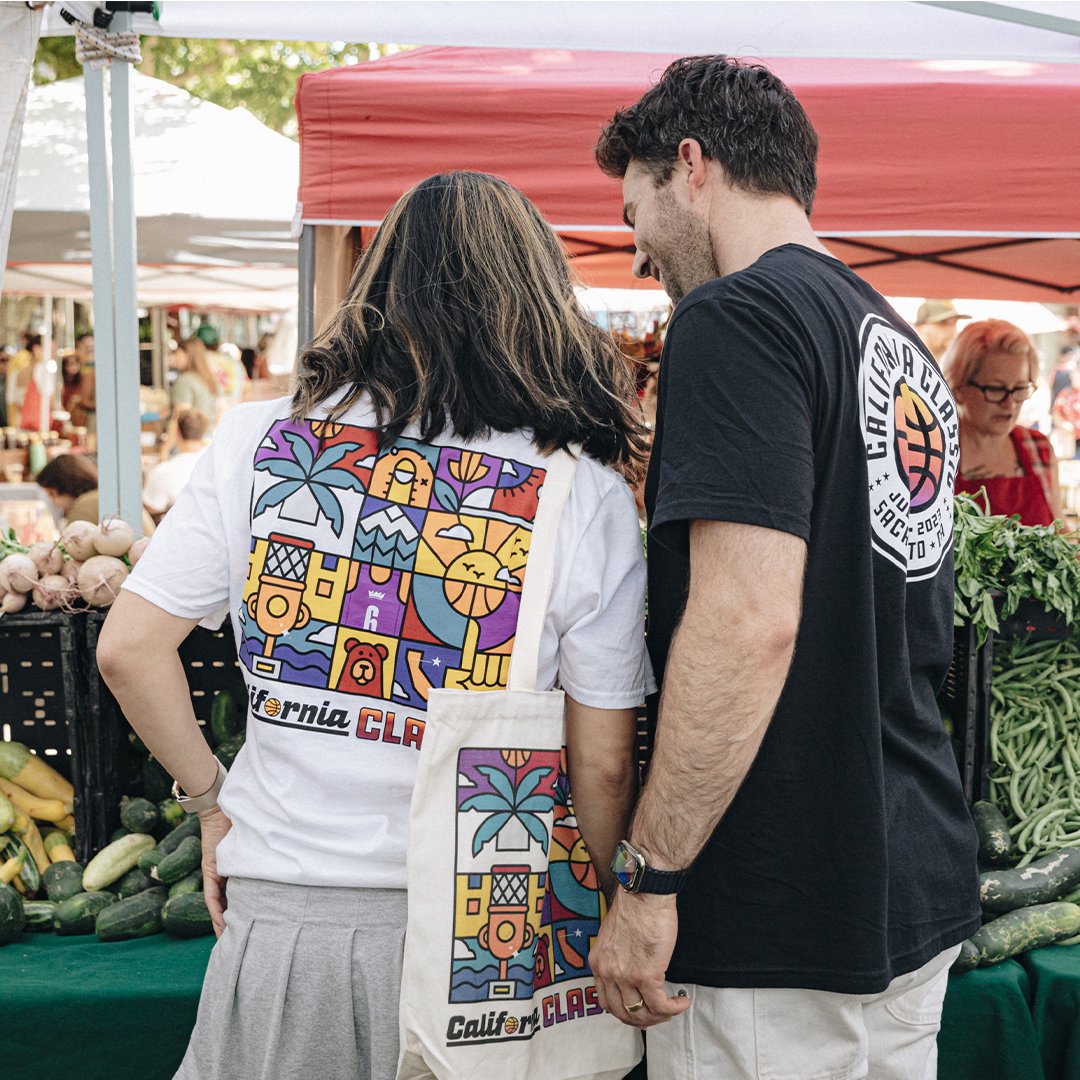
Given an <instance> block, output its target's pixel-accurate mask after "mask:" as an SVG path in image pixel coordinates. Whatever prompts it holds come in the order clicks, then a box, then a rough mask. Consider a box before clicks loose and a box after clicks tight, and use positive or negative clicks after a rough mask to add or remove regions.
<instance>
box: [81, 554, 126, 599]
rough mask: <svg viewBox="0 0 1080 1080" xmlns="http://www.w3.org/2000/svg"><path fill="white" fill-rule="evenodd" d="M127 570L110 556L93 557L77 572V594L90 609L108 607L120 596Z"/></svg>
mask: <svg viewBox="0 0 1080 1080" xmlns="http://www.w3.org/2000/svg"><path fill="white" fill-rule="evenodd" d="M127 576H128V568H127V567H126V566H125V565H124V564H123V563H122V562H121V561H120V560H119V559H117V558H114V557H113V556H112V555H94V556H93V557H92V558H89V559H87V560H86V562H84V563H83V565H82V569H81V570H80V571H79V594H80V595H81V596H82V598H83V599H84V600H85V601H86V602H87V603H88V604H89V605H90V606H91V607H108V606H109V605H110V604H111V603H112V602H113V601H114V600H115V599H116V598H117V596H119V595H120V586H121V585H123V584H124V579H125V578H126V577H127Z"/></svg>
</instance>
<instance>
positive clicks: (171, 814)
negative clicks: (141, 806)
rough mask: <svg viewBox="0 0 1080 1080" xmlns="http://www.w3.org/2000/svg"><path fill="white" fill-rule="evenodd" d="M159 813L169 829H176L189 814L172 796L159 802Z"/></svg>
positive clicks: (162, 821)
mask: <svg viewBox="0 0 1080 1080" xmlns="http://www.w3.org/2000/svg"><path fill="white" fill-rule="evenodd" d="M158 813H159V814H160V815H161V823H162V824H163V825H164V826H165V827H166V828H167V829H175V828H176V826H177V825H179V824H180V822H181V821H183V820H184V818H186V817H187V816H188V815H187V814H185V813H184V808H183V807H182V806H181V805H180V804H179V803H178V802H177V801H176V800H175V799H174V798H172V797H171V796H170V797H169V798H168V799H163V800H162V801H161V802H159V803H158Z"/></svg>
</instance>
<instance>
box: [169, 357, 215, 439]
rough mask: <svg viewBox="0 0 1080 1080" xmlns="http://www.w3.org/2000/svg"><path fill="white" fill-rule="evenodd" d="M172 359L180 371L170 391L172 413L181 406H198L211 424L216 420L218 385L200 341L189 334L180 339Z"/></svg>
mask: <svg viewBox="0 0 1080 1080" xmlns="http://www.w3.org/2000/svg"><path fill="white" fill-rule="evenodd" d="M175 362H176V366H177V367H178V368H179V370H180V374H179V375H177V377H176V381H175V382H174V383H173V384H172V387H171V388H170V390H169V400H170V402H171V403H172V407H173V414H174V415H175V414H176V413H177V412H180V411H181V410H183V409H198V410H199V412H201V413H205V414H206V415H207V416H208V417H210V423H211V425H213V424H214V423H215V422H216V420H217V414H218V400H219V399H220V397H221V387H220V386H219V385H218V381H217V378H216V376H215V375H214V372H213V369H212V368H211V367H210V361H209V359H208V358H207V354H206V346H205V345H204V344H203V342H202V340H201V339H200V338H197V337H192V338H188V339H187V340H186V341H183V342H181V343H180V348H179V349H178V350H177V353H176V359H175Z"/></svg>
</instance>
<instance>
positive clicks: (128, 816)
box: [120, 795, 160, 833]
mask: <svg viewBox="0 0 1080 1080" xmlns="http://www.w3.org/2000/svg"><path fill="white" fill-rule="evenodd" d="M159 820H160V815H159V814H158V808H157V807H156V806H155V805H154V804H153V803H152V802H151V801H150V800H149V799H129V798H128V797H127V796H126V795H125V796H124V797H123V798H122V799H121V800H120V823H121V824H122V825H123V826H124V828H125V829H128V830H130V831H131V832H133V833H152V832H153V831H154V829H155V828H157V823H158V821H159Z"/></svg>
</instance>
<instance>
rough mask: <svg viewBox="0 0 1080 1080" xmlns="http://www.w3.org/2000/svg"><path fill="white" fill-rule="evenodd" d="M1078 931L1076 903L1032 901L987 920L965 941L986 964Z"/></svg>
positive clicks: (1079, 917) (1079, 913) (1079, 921)
mask: <svg viewBox="0 0 1080 1080" xmlns="http://www.w3.org/2000/svg"><path fill="white" fill-rule="evenodd" d="M1078 932H1080V905H1077V904H1062V903H1056V904H1036V905H1035V906H1033V907H1026V908H1019V909H1017V910H1015V911H1010V912H1009V913H1008V914H1007V915H1002V916H1001V918H1000V919H994V921H993V922H988V923H987V924H986V925H985V926H984V927H982V928H981V929H979V930H976V931H975V933H974V934H972V935H971V937H970V939H969V943H970V944H971V945H973V946H974V947H975V948H976V949H978V950H979V954H980V956H979V966H980V967H989V966H990V965H991V964H999V963H1001V961H1002V960H1008V958H1009V957H1010V956H1017V955H1019V954H1020V953H1024V952H1027V951H1028V950H1029V949H1037V948H1039V946H1041V945H1050V944H1053V942H1055V941H1060V940H1061V939H1062V938H1067V937H1072V936H1073V935H1074V934H1076V933H1078Z"/></svg>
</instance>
